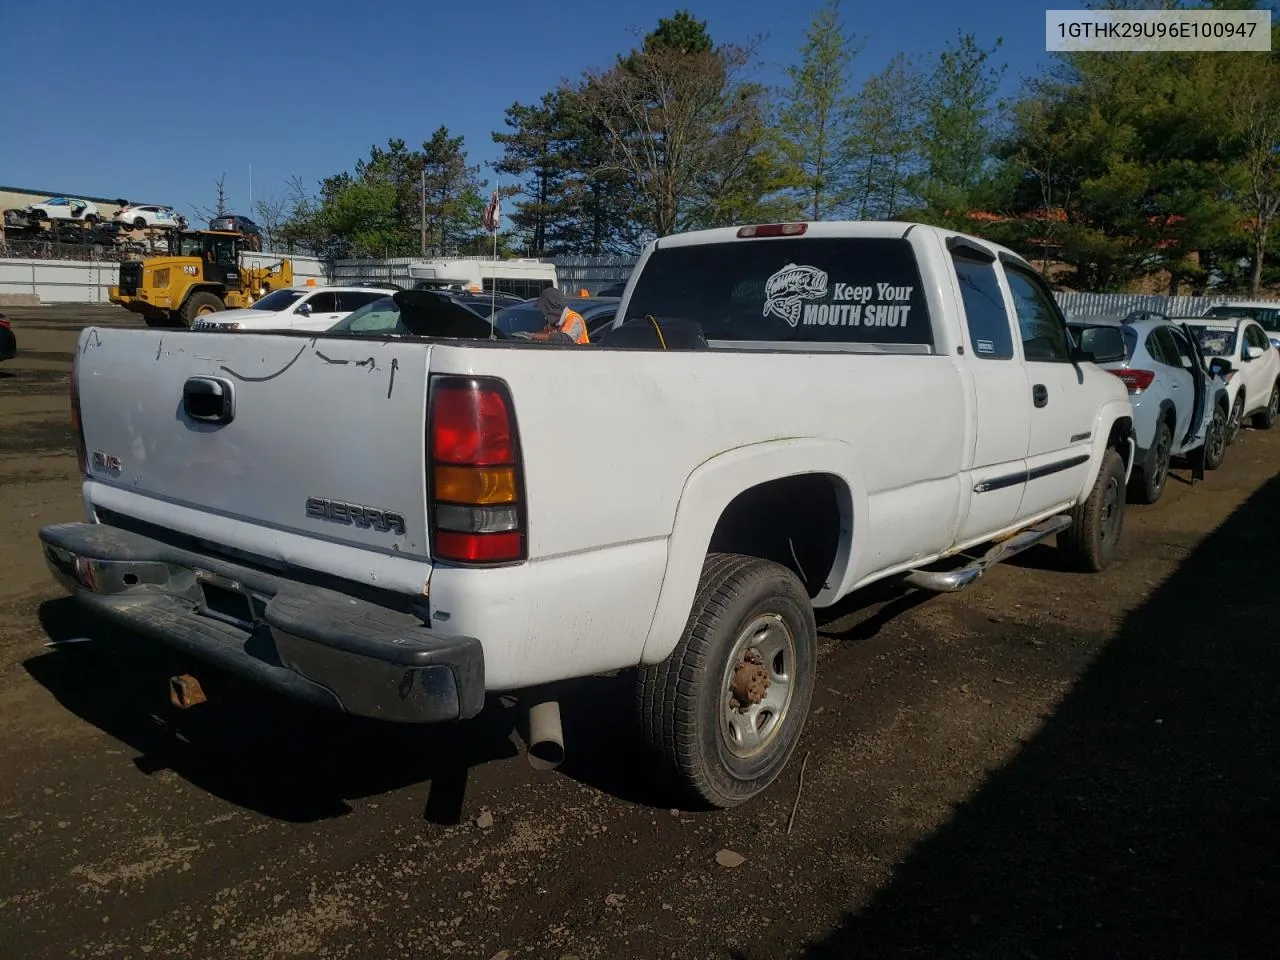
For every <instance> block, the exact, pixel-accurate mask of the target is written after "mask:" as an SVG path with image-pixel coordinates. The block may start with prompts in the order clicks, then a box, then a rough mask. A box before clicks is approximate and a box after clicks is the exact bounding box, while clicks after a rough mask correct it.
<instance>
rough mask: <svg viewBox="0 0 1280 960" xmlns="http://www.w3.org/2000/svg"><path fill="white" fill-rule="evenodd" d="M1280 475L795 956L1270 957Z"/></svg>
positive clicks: (1277, 789) (1279, 856)
mask: <svg viewBox="0 0 1280 960" xmlns="http://www.w3.org/2000/svg"><path fill="white" fill-rule="evenodd" d="M1278 516H1280V477H1277V478H1275V479H1272V480H1271V481H1269V482H1268V483H1267V484H1266V486H1264V487H1263V488H1262V489H1261V490H1260V491H1258V492H1257V493H1256V494H1255V495H1254V496H1253V497H1252V498H1251V499H1250V500H1248V501H1247V502H1246V503H1245V504H1243V505H1242V506H1241V507H1240V508H1239V509H1238V510H1237V511H1236V512H1235V513H1234V514H1232V516H1231V517H1229V518H1228V519H1227V521H1226V522H1225V523H1224V524H1223V525H1222V526H1221V527H1219V528H1218V529H1217V530H1216V531H1215V532H1214V533H1212V534H1211V535H1210V536H1209V537H1207V538H1206V539H1205V540H1204V541H1203V542H1202V543H1201V544H1200V546H1199V547H1198V548H1197V549H1196V550H1195V552H1194V553H1193V554H1192V555H1191V556H1190V557H1188V559H1187V560H1186V561H1185V562H1184V563H1183V564H1182V566H1181V567H1179V569H1178V570H1177V571H1176V572H1175V573H1174V574H1173V575H1172V576H1171V577H1170V578H1169V579H1168V580H1166V581H1165V582H1164V584H1162V585H1161V586H1160V587H1159V588H1158V589H1157V590H1156V591H1155V592H1154V593H1153V594H1152V596H1151V597H1150V599H1149V600H1148V601H1147V602H1146V603H1145V604H1144V605H1143V606H1142V607H1140V608H1139V609H1137V610H1135V611H1134V612H1132V613H1131V614H1130V615H1129V616H1128V617H1127V618H1126V620H1125V622H1124V623H1123V625H1122V626H1121V627H1120V629H1119V631H1118V632H1117V634H1116V636H1115V637H1114V639H1113V640H1112V641H1111V642H1110V643H1109V645H1108V646H1107V647H1106V649H1105V650H1104V651H1103V652H1102V653H1101V654H1100V655H1099V657H1098V659H1096V660H1095V661H1094V663H1093V664H1092V665H1091V666H1090V667H1089V669H1088V670H1087V671H1086V672H1085V674H1084V675H1083V676H1082V677H1081V678H1080V679H1079V681H1078V682H1077V683H1076V685H1075V687H1074V688H1073V689H1072V690H1071V691H1070V692H1069V693H1068V694H1067V695H1066V696H1065V697H1064V698H1063V700H1062V701H1061V703H1060V705H1059V706H1058V707H1057V709H1056V710H1055V711H1054V713H1053V714H1052V715H1051V716H1049V717H1047V718H1046V720H1045V722H1044V725H1043V726H1042V727H1041V729H1040V730H1039V732H1038V733H1036V734H1035V735H1034V736H1033V737H1032V738H1031V739H1029V740H1028V742H1027V743H1026V745H1025V746H1024V747H1023V749H1022V750H1021V751H1020V752H1019V754H1018V755H1017V756H1016V757H1015V758H1014V759H1013V760H1012V761H1010V762H1009V763H1008V764H1007V765H1006V766H1005V767H1003V768H1002V769H1000V770H999V771H997V772H995V773H993V774H992V775H991V776H990V777H989V779H988V780H987V781H986V782H985V783H984V784H983V785H982V786H981V787H980V788H979V789H978V790H977V792H976V793H975V794H974V795H973V796H972V797H971V798H970V799H969V800H967V801H966V802H963V803H961V804H959V805H958V806H957V807H956V809H955V811H954V814H953V816H952V819H951V820H950V822H949V823H947V824H946V825H945V826H944V827H942V828H941V829H940V830H938V831H937V832H936V833H935V834H934V835H933V836H931V837H930V838H928V839H927V840H925V841H923V842H922V843H921V844H919V845H918V846H917V847H916V848H915V849H914V850H913V851H912V853H911V854H910V855H909V856H908V857H907V858H906V860H905V861H904V862H903V863H901V864H900V865H899V866H898V868H897V870H896V871H895V874H894V877H893V879H892V880H891V881H890V882H889V884H888V885H887V886H886V887H885V888H883V889H882V890H881V891H880V892H879V893H878V894H876V895H875V896H874V898H873V899H872V900H871V902H870V903H869V904H868V905H866V906H865V907H864V908H863V909H861V910H860V911H859V912H857V913H856V914H852V915H849V916H848V917H847V918H846V919H845V920H844V921H843V923H842V924H841V925H840V926H839V928H838V929H837V930H836V931H835V932H834V933H833V934H831V935H830V936H828V937H827V938H825V939H824V940H822V941H821V942H818V943H811V944H810V945H809V947H808V949H807V952H806V954H805V955H806V956H808V957H811V958H824V960H825V958H837V957H839V958H844V957H855V956H856V957H859V958H881V957H894V958H906V957H920V958H924V957H928V958H930V960H935V958H937V960H946V958H962V957H963V958H971V957H983V958H986V957H992V958H997V957H998V958H1003V957H1012V958H1023V957H1027V958H1039V960H1047V958H1056V957H1062V958H1068V957H1069V958H1079V957H1174V956H1177V957H1211V956H1212V957H1232V958H1239V957H1246V956H1250V957H1252V956H1259V957H1262V956H1274V955H1275V954H1274V951H1275V941H1276V936H1277V933H1280V919H1277V917H1278V915H1277V913H1276V911H1275V905H1276V903H1278V902H1280V868H1278V867H1277V864H1280V829H1277V825H1278V824H1280V737H1278V736H1277V730H1280V694H1278V691H1280V646H1277V642H1276V641H1277V634H1276V631H1275V628H1274V626H1273V621H1274V617H1275V612H1274V611H1275V604H1276V601H1277V599H1278V597H1280V591H1278V590H1277V588H1276V574H1275V567H1274V557H1275V542H1276V518H1277V517H1278Z"/></svg>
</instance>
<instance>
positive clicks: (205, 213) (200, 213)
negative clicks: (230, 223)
mask: <svg viewBox="0 0 1280 960" xmlns="http://www.w3.org/2000/svg"><path fill="white" fill-rule="evenodd" d="M214 185H215V186H216V187H217V188H218V199H217V202H216V203H215V204H214V205H213V206H212V207H207V206H204V205H202V204H198V203H193V204H192V205H191V209H192V210H194V211H195V212H196V216H197V217H199V218H200V219H201V220H204V221H206V222H207V221H209V220H216V219H217V218H218V217H225V216H226V215H227V175H226V174H225V173H224V174H222V176H220V177H218V179H217V180H215V181H214Z"/></svg>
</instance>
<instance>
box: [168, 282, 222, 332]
mask: <svg viewBox="0 0 1280 960" xmlns="http://www.w3.org/2000/svg"><path fill="white" fill-rule="evenodd" d="M223 307H224V305H223V303H222V301H221V300H220V299H218V297H216V296H214V295H213V294H212V293H209V292H208V291H207V290H197V291H196V292H195V293H193V294H191V296H189V297H187V301H186V303H184V304H183V305H182V309H181V310H179V311H178V316H179V317H180V318H181V319H182V323H183V325H184V326H187V327H189V326H191V321H192V320H194V319H195V318H196V317H203V316H204V315H205V314H207V313H217V312H218V311H219V310H222V309H223Z"/></svg>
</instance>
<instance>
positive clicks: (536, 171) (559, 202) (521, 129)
mask: <svg viewBox="0 0 1280 960" xmlns="http://www.w3.org/2000/svg"><path fill="white" fill-rule="evenodd" d="M561 100H562V98H561V97H560V96H559V94H557V93H548V94H545V95H543V97H542V100H541V102H539V103H537V104H532V105H524V104H520V103H515V104H512V105H511V106H510V107H508V108H507V114H506V123H507V127H508V128H509V130H510V132H506V133H495V134H494V135H493V139H494V142H495V143H497V144H499V145H501V146H502V148H503V152H502V157H501V158H500V159H499V160H498V162H497V163H495V164H494V167H493V169H494V170H495V171H496V172H497V173H499V174H506V175H508V176H514V177H518V178H522V182H521V188H522V189H521V198H520V199H518V200H517V201H516V203H515V209H514V211H513V212H512V213H511V222H512V224H513V225H514V226H515V228H516V230H517V231H519V232H520V233H521V234H522V235H523V236H524V237H525V238H526V243H527V247H528V250H529V253H530V254H532V255H533V256H541V255H542V254H544V253H546V252H547V251H548V250H550V249H551V248H552V247H553V246H554V245H555V243H554V241H553V240H551V239H550V237H551V235H552V234H554V233H555V232H556V230H557V228H558V227H563V225H564V223H565V222H566V221H567V220H568V219H569V216H570V207H571V203H570V201H569V198H568V195H567V190H566V182H565V181H566V178H567V176H568V175H569V174H570V171H571V168H572V166H573V158H572V155H571V154H570V152H569V150H568V149H567V143H566V140H567V131H566V124H565V117H564V110H563V107H562V103H561Z"/></svg>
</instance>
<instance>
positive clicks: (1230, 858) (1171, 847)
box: [0, 307, 1280, 960]
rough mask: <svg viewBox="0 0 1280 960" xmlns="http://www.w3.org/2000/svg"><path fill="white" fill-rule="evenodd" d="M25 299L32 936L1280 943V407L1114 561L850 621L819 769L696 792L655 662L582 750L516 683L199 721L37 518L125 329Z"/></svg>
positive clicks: (592, 722)
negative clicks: (756, 794) (111, 623)
mask: <svg viewBox="0 0 1280 960" xmlns="http://www.w3.org/2000/svg"><path fill="white" fill-rule="evenodd" d="M6 312H7V313H9V314H10V316H12V317H13V318H14V326H15V328H16V330H17V334H18V337H19V350H20V354H19V357H18V358H17V359H16V360H14V361H9V362H5V363H3V364H0V503H3V505H4V507H5V510H4V514H3V519H0V957H3V958H6V960H19V958H28V957H30V958H35V957H42V958H57V960H68V958H101V957H121V958H125V957H127V958H140V957H155V958H166V960H178V958H188V957H193V958H194V957H200V958H206V957H273V958H274V957H334V958H336V957H360V958H367V957H415V958H416V957H465V958H473V957H474V958H481V960H494V958H505V960H511V958H535V957H536V958H541V957H548V958H569V957H573V958H579V960H588V958H618V957H637V958H649V957H653V958H668V957H671V958H725V960H748V958H750V960H760V958H775V957H778V958H782V957H810V958H844V957H849V958H855V957H856V958H874V957H920V958H925V957H928V958H983V960H986V958H1019V960H1020V958H1029V960H1036V958H1049V957H1062V958H1146V957H1159V958H1170V957H1214V958H1238V957H1253V956H1257V957H1263V956H1266V957H1273V956H1275V950H1276V948H1275V943H1276V935H1277V933H1278V932H1280V931H1278V930H1277V926H1278V923H1277V920H1276V916H1277V915H1278V914H1280V910H1277V904H1280V802H1278V800H1277V797H1278V790H1280V746H1278V745H1280V736H1278V733H1280V723H1278V721H1280V694H1278V691H1280V657H1278V654H1277V639H1278V638H1280V631H1278V630H1277V627H1276V619H1275V618H1276V616H1277V608H1276V601H1277V593H1278V592H1277V586H1276V585H1277V583H1278V582H1280V580H1278V579H1277V573H1276V565H1275V558H1276V544H1277V530H1280V479H1278V478H1277V468H1278V467H1280V429H1277V430H1275V431H1272V432H1265V433H1264V432H1260V431H1256V430H1246V431H1244V432H1243V433H1242V435H1241V437H1240V439H1239V440H1238V441H1237V443H1236V444H1235V445H1234V446H1233V447H1231V448H1230V450H1229V451H1228V453H1227V458H1226V462H1225V464H1224V466H1223V468H1222V469H1221V470H1219V471H1217V472H1214V473H1211V474H1210V475H1209V476H1208V478H1207V480H1206V481H1205V482H1204V483H1202V484H1197V485H1195V486H1192V485H1191V484H1190V482H1189V473H1188V472H1187V471H1185V470H1177V471H1175V476H1174V479H1173V480H1172V481H1171V482H1170V484H1169V487H1168V490H1167V492H1166V493H1165V496H1164V498H1163V499H1162V501H1161V502H1160V503H1159V504H1157V505H1156V506H1154V507H1147V508H1144V507H1130V509H1129V512H1128V517H1127V520H1126V527H1125V533H1124V542H1123V547H1122V549H1121V557H1120V560H1119V562H1118V563H1116V564H1115V565H1114V566H1113V567H1112V568H1111V569H1109V570H1108V571H1106V572H1105V573H1103V574H1101V575H1096V576H1085V575H1077V574H1071V573H1065V572H1062V571H1061V570H1059V569H1058V568H1057V563H1056V556H1055V552H1054V550H1053V549H1052V548H1051V547H1047V546H1046V547H1042V548H1037V549H1036V550H1034V551H1031V552H1029V553H1027V554H1025V555H1024V556H1023V557H1022V558H1020V559H1018V560H1016V561H1014V562H1012V563H1010V564H1007V565H1005V566H1001V567H997V568H996V569H994V570H993V571H992V572H991V573H990V574H988V575H987V576H986V577H984V578H983V579H982V580H981V581H980V582H979V583H978V584H976V585H975V586H974V587H973V588H972V589H970V590H969V591H967V592H965V593H962V594H958V595H955V596H946V597H927V598H926V597H918V596H913V595H901V594H895V593H893V592H890V591H887V590H883V591H873V592H872V594H870V595H867V596H860V597H857V598H854V601H853V602H851V603H848V604H846V605H844V606H843V607H842V608H841V609H839V610H835V611H826V612H823V613H822V615H821V616H820V622H821V623H822V635H823V640H822V647H821V653H820V669H821V674H820V676H819V678H818V684H817V694H816V700H815V703H814V710H815V712H814V714H813V716H812V717H811V719H810V721H809V724H808V726H807V728H806V733H805V737H804V741H803V743H802V745H801V748H800V752H799V753H798V754H797V755H796V758H795V760H794V761H793V762H792V763H791V765H790V766H789V767H788V769H787V771H786V772H785V775H784V776H783V777H782V779H781V780H780V781H779V782H778V783H777V784H776V785H775V786H774V788H773V789H771V790H770V791H769V792H768V794H767V795H765V796H764V797H762V798H761V799H759V800H758V801H757V802H754V803H752V804H750V805H748V806H747V807H745V808H742V809H739V810H737V811H733V812H724V813H693V812H688V811H681V810H673V809H671V807H670V804H671V800H670V798H669V797H668V796H667V795H666V794H664V793H663V791H662V790H661V788H660V787H659V786H658V785H656V784H654V783H652V782H651V781H650V780H649V779H648V778H647V777H646V775H645V774H644V773H643V772H642V769H641V768H639V767H638V766H637V765H636V763H635V750H634V742H633V741H632V739H631V736H632V735H631V732H630V730H631V728H630V726H629V714H628V710H629V707H630V702H631V698H630V685H629V684H630V678H629V677H626V676H620V677H617V678H611V679H606V680H601V681H598V682H595V683H593V684H592V685H591V686H590V687H588V688H585V689H584V690H583V691H582V692H581V693H580V694H579V695H576V696H575V697H574V698H572V699H571V700H570V701H569V702H568V703H567V704H566V706H565V725H566V734H567V738H568V754H569V757H568V760H567V761H566V763H565V764H564V766H562V767H561V768H560V769H559V770H558V771H555V772H553V773H537V772H535V771H533V770H531V769H530V768H529V765H528V763H527V762H526V760H525V758H524V757H523V755H522V750H521V748H520V747H519V746H518V744H519V742H520V741H519V739H518V737H517V736H516V735H515V733H514V732H513V727H514V718H513V716H512V715H511V713H510V712H509V711H507V710H505V709H504V708H503V707H502V705H501V704H500V703H495V704H494V705H493V706H492V707H491V708H490V709H488V710H486V712H485V713H484V714H482V715H481V716H480V717H479V718H477V719H476V720H474V721H472V722H469V723H467V724H461V725H455V726H450V727H442V728H435V729H426V730H421V729H403V728H387V727H384V726H381V725H378V724H374V723H364V722H356V721H352V720H349V719H346V718H343V717H339V716H333V715H329V714H324V713H319V712H316V711H312V710H307V709H303V708H299V707H296V706H294V705H293V704H290V703H285V702H282V701H277V700H275V699H274V698H272V697H270V696H267V695H263V694H259V693H257V692H255V691H252V690H245V689H242V688H239V687H237V686H236V685H234V684H229V683H227V684H218V683H211V689H212V691H213V693H214V694H215V699H214V702H211V703H209V704H206V705H204V706H202V707H200V708H197V709H195V710H192V711H187V712H185V713H178V712H177V711H174V710H173V709H172V708H171V707H170V706H169V705H168V701H167V698H166V688H165V679H166V678H167V677H168V676H170V675H172V674H173V673H175V672H178V671H179V670H180V669H182V667H183V665H182V664H180V663H177V662H176V661H174V660H173V659H172V658H171V657H169V656H167V655H166V654H165V653H163V652H162V651H160V650H158V649H157V648H155V647H154V646H150V645H147V644H145V643H144V642H143V641H141V640H138V639H136V638H133V637H129V636H124V635H120V634H118V633H115V632H113V631H112V630H111V629H110V628H107V627H105V626H103V625H102V624H101V623H98V622H94V621H92V620H90V619H88V618H86V617H84V616H82V615H81V614H79V613H78V612H77V610H76V609H75V608H74V607H73V606H72V605H71V604H70V603H69V602H68V601H67V600H66V599H64V597H63V593H62V591H61V590H60V589H59V588H58V587H57V586H56V585H55V584H54V582H53V581H52V579H51V578H50V577H49V575H48V574H47V573H46V572H45V570H44V567H43V564H42V562H41V560H40V554H39V550H38V549H37V541H36V530H37V529H38V528H39V527H40V526H41V525H42V524H46V523H52V522H57V521H62V520H68V519H78V518H79V517H80V505H79V498H78V489H77V477H76V467H75V458H74V454H73V453H72V449H71V434H70V432H69V428H68V417H67V393H66V389H67V388H66V376H67V372H68V369H69V364H70V359H71V353H72V350H73V348H74V344H75V337H76V334H77V331H78V329H79V327H80V326H82V325H83V324H84V323H86V322H92V323H126V324H127V323H130V322H131V320H130V318H129V317H128V316H127V315H126V314H124V313H123V312H120V311H115V310H114V309H103V308H96V309H85V308H80V309H74V308H51V307H47V308H27V309H11V310H7V311H6ZM80 638H88V639H89V642H84V643H73V644H66V645H63V646H59V647H56V648H51V647H49V646H47V645H46V644H48V643H49V642H50V641H59V640H73V639H80ZM206 675H207V674H206V673H203V672H202V676H206ZM215 679H216V678H215ZM805 757H807V758H808V759H807V762H806V764H805V774H804V781H803V788H802V789H799V790H798V786H799V784H798V777H799V771H800V767H801V761H802V760H804V758H805ZM797 796H798V797H799V800H798V807H796V814H795V822H794V828H793V830H792V831H791V832H790V833H788V831H787V822H788V818H789V817H790V815H791V811H792V808H793V804H794V803H796V798H797ZM726 849H728V850H732V851H735V852H736V853H739V854H740V855H741V856H742V857H743V858H745V860H744V862H743V863H742V864H741V865H740V866H737V867H733V868H729V867H725V866H721V865H720V864H719V863H718V862H717V859H716V854H717V853H718V852H719V851H721V850H726Z"/></svg>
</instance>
